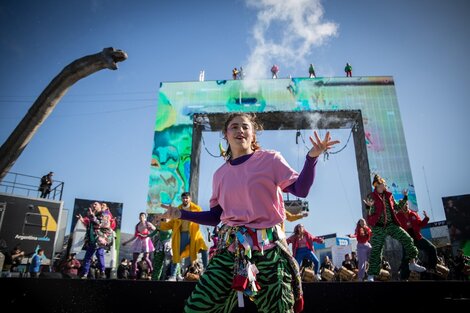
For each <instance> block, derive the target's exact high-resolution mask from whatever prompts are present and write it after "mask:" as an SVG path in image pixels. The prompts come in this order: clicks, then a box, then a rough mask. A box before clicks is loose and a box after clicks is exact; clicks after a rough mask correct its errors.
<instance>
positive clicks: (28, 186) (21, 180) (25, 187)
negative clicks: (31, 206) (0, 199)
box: [0, 172, 64, 201]
mask: <svg viewBox="0 0 470 313" xmlns="http://www.w3.org/2000/svg"><path fill="white" fill-rule="evenodd" d="M40 184H41V177H38V176H32V175H27V174H21V173H16V172H8V173H7V174H6V175H5V177H4V179H3V180H2V181H0V191H3V192H5V193H9V194H16V195H25V196H28V197H36V198H39V196H40V192H39V190H38V188H39V185H40ZM51 187H52V188H51V192H50V193H49V195H48V199H51V200H59V201H61V200H62V193H63V190H64V182H63V181H59V180H54V182H53V183H52V186H51Z"/></svg>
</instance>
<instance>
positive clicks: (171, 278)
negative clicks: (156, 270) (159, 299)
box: [166, 276, 176, 281]
mask: <svg viewBox="0 0 470 313" xmlns="http://www.w3.org/2000/svg"><path fill="white" fill-rule="evenodd" d="M166 281H176V276H170V277H168V279H167V280H166Z"/></svg>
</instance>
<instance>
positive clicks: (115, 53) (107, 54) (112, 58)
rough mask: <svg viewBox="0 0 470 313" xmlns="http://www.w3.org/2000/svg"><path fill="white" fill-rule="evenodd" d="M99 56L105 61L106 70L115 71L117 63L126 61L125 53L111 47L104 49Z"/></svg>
mask: <svg viewBox="0 0 470 313" xmlns="http://www.w3.org/2000/svg"><path fill="white" fill-rule="evenodd" d="M101 54H102V55H103V57H104V59H105V60H106V63H107V64H108V68H109V69H111V70H117V68H118V66H117V63H118V62H122V61H125V60H126V59H127V53H125V52H124V51H122V50H119V49H114V48H113V47H109V48H104V49H103V51H102V52H101Z"/></svg>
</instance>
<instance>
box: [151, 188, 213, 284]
mask: <svg viewBox="0 0 470 313" xmlns="http://www.w3.org/2000/svg"><path fill="white" fill-rule="evenodd" d="M181 202H182V203H181V205H180V206H178V209H180V210H186V211H190V212H201V211H202V209H201V207H200V206H198V205H197V204H195V203H194V202H192V201H191V195H190V193H189V192H183V193H182V194H181ZM160 229H161V230H170V229H171V230H172V231H173V232H172V236H171V249H172V251H173V258H172V264H171V274H170V278H169V279H168V280H170V281H175V280H176V278H177V276H176V271H177V265H178V264H179V263H180V262H181V259H184V258H186V257H188V256H189V257H190V259H191V263H192V262H193V261H196V260H197V254H198V253H199V252H200V253H201V257H202V263H203V265H204V269H205V268H206V267H207V261H208V255H207V250H208V248H207V245H206V243H205V241H204V237H203V235H202V233H201V230H200V229H199V224H197V223H194V222H190V221H186V220H181V219H179V218H175V219H171V220H169V221H168V222H162V223H161V224H160ZM182 272H183V271H182ZM180 279H181V277H180Z"/></svg>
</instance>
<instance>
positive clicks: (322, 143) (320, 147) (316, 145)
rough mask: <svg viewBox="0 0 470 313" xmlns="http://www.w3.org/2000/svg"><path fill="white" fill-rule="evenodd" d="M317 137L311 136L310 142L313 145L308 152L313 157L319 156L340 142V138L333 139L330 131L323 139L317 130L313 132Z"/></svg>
mask: <svg viewBox="0 0 470 313" xmlns="http://www.w3.org/2000/svg"><path fill="white" fill-rule="evenodd" d="M313 134H314V136H315V139H313V138H312V136H310V137H309V138H310V142H311V143H312V145H313V147H312V149H310V151H309V152H308V155H309V156H310V157H312V158H316V157H318V156H319V155H320V154H322V153H323V152H325V151H327V150H328V149H330V148H331V147H333V146H334V145H335V144H337V143H339V140H331V136H330V132H329V131H328V132H326V134H325V138H323V140H321V139H320V137H318V134H317V132H316V131H314V132H313Z"/></svg>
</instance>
